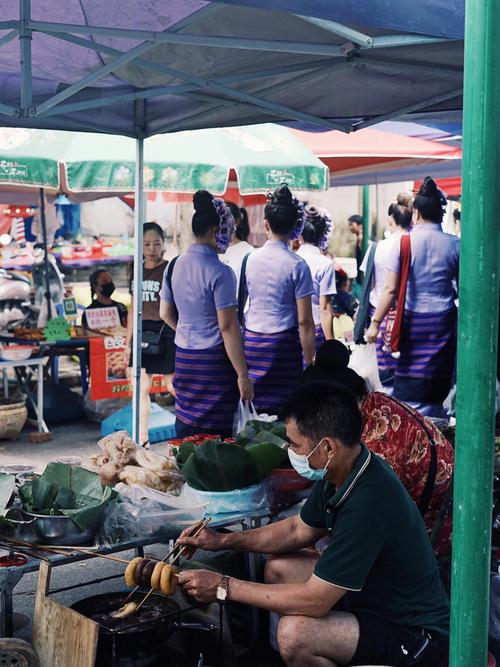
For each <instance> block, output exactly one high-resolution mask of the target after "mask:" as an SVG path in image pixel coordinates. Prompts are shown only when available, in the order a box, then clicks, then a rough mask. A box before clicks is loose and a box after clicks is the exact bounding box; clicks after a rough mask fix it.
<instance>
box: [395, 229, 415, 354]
mask: <svg viewBox="0 0 500 667" xmlns="http://www.w3.org/2000/svg"><path fill="white" fill-rule="evenodd" d="M399 257H400V271H399V290H398V303H397V310H396V319H395V320H394V327H393V329H392V335H391V350H392V351H393V352H397V351H398V350H399V342H400V340H401V333H402V331H403V318H404V314H405V302H406V288H407V286H408V275H409V273H410V264H411V241H410V236H409V234H403V236H402V237H401V249H400V254H399Z"/></svg>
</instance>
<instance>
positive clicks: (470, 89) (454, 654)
mask: <svg viewBox="0 0 500 667" xmlns="http://www.w3.org/2000/svg"><path fill="white" fill-rule="evenodd" d="M499 25H500V3H499V2H498V0H467V2H466V17H465V66H464V120H463V124H464V131H463V135H464V152H463V154H464V158H463V168H462V173H463V208H462V243H461V258H460V309H459V324H458V341H459V342H458V382H457V437H456V460H455V495H454V513H453V567H452V608H451V638H450V666H451V667H464V666H465V665H467V667H476V666H477V667H484V665H486V660H487V646H488V600H489V589H490V550H491V505H492V484H493V457H494V454H493V452H494V433H495V430H494V426H495V381H496V363H495V360H496V354H497V336H498V296H499V285H498V280H499V251H500V245H499V230H498V212H497V211H496V210H495V206H496V204H495V201H496V200H498V192H499V188H500V176H499V167H500V130H499V123H498V119H499V118H500V91H499V88H500V46H499V38H498V26H499ZM478 285H479V286H480V289H481V298H479V299H478V298H477V297H478V294H477V289H478Z"/></svg>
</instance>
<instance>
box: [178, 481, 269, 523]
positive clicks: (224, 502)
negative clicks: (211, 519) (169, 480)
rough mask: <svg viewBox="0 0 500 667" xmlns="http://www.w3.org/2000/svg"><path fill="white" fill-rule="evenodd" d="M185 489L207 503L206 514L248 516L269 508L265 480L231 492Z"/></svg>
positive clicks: (267, 485) (267, 484)
mask: <svg viewBox="0 0 500 667" xmlns="http://www.w3.org/2000/svg"><path fill="white" fill-rule="evenodd" d="M185 487H187V488H188V489H190V491H191V492H192V493H194V494H196V495H197V496H198V497H199V498H200V500H201V502H203V503H207V510H206V512H207V514H212V515H213V514H235V513H237V514H248V513H251V512H255V511H260V510H263V509H268V508H269V507H270V506H271V500H272V499H271V491H270V487H269V483H268V482H267V480H264V481H263V482H260V483H259V484H252V486H246V487H244V488H243V489H234V490H233V491H198V490H197V489H191V487H189V486H188V485H187V484H185Z"/></svg>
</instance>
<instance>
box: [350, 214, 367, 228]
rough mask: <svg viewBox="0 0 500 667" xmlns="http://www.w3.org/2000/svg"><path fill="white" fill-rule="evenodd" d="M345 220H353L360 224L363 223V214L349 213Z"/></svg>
mask: <svg viewBox="0 0 500 667" xmlns="http://www.w3.org/2000/svg"><path fill="white" fill-rule="evenodd" d="M347 222H355V223H356V224H357V225H362V224H363V216H362V215H356V214H355V215H351V216H350V217H349V218H347Z"/></svg>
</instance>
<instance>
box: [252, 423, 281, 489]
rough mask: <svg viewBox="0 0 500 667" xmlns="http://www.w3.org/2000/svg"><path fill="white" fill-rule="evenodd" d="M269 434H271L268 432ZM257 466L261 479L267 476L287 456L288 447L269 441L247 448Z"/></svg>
mask: <svg viewBox="0 0 500 667" xmlns="http://www.w3.org/2000/svg"><path fill="white" fill-rule="evenodd" d="M267 435H269V434H267ZM246 451H247V452H248V453H249V454H250V456H251V457H252V459H253V460H254V462H255V465H256V466H257V469H258V471H259V475H260V478H261V479H264V477H267V476H268V475H269V474H270V473H271V472H272V471H273V470H274V469H275V468H277V467H278V466H279V465H280V464H281V463H283V461H284V460H285V459H286V458H287V452H286V449H281V447H276V445H273V444H270V443H268V442H262V443H257V444H255V445H250V446H249V447H247V448H246Z"/></svg>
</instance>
